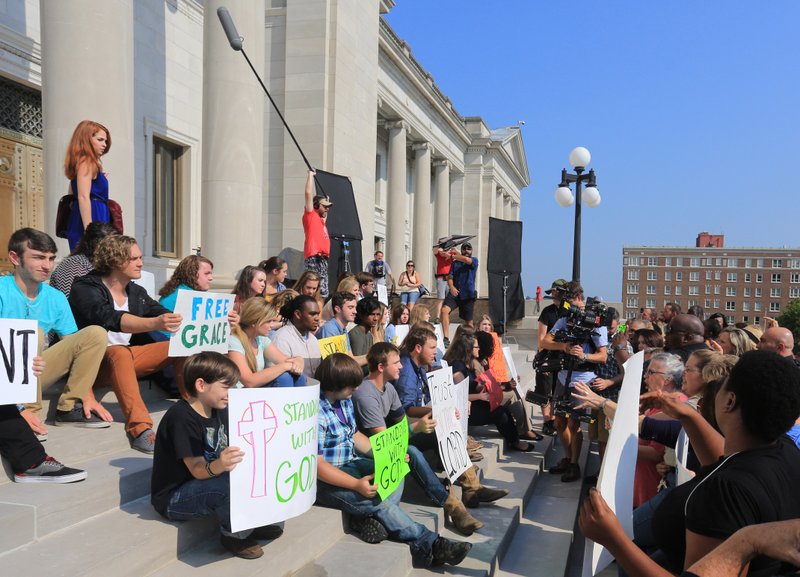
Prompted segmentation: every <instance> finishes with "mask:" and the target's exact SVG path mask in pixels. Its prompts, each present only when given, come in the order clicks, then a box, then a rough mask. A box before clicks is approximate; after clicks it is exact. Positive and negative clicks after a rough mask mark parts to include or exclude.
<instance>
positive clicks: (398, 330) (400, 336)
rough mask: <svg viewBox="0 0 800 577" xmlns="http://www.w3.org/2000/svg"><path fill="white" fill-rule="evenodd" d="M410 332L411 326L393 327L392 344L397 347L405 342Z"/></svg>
mask: <svg viewBox="0 0 800 577" xmlns="http://www.w3.org/2000/svg"><path fill="white" fill-rule="evenodd" d="M410 330H411V325H395V326H394V341H393V342H392V344H393V345H394V346H396V347H399V346H400V345H402V344H403V341H404V340H406V337H407V336H408V332H409V331H410Z"/></svg>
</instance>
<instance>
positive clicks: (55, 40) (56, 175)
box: [39, 0, 144, 256]
mask: <svg viewBox="0 0 800 577" xmlns="http://www.w3.org/2000/svg"><path fill="white" fill-rule="evenodd" d="M39 9H40V25H41V38H42V77H43V78H45V79H46V80H45V81H44V82H42V110H43V115H44V149H43V157H44V165H45V169H44V184H45V214H44V222H45V231H46V232H48V233H49V234H50V235H51V236H53V237H55V230H54V227H55V217H56V209H57V207H58V199H59V198H61V197H62V196H63V195H64V194H66V193H67V181H66V177H65V176H64V154H65V152H66V150H67V144H69V140H70V138H71V137H72V132H73V131H74V130H75V127H76V126H77V124H78V123H79V122H80V121H81V120H94V121H96V122H99V123H100V124H102V125H103V126H105V127H106V128H108V131H109V132H110V133H111V141H112V146H111V149H110V150H109V152H108V156H104V157H103V158H102V161H103V170H104V171H106V172H108V180H109V194H110V196H111V198H113V199H114V200H116V201H117V202H119V203H120V205H122V210H123V216H124V219H125V233H126V234H128V235H131V236H136V237H137V238H141V236H142V235H143V233H144V218H143V215H142V217H141V218H140V219H139V220H138V221H137V215H136V206H135V199H134V181H135V176H134V122H133V3H132V0H106V1H103V2H97V1H96V0H74V1H72V2H41V3H40V6H39ZM140 129H141V128H140ZM58 242H59V248H60V249H61V250H60V254H61V256H66V255H67V254H68V252H67V243H66V241H63V240H59V241H58Z"/></svg>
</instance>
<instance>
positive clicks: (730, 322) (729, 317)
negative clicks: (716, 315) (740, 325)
mask: <svg viewBox="0 0 800 577" xmlns="http://www.w3.org/2000/svg"><path fill="white" fill-rule="evenodd" d="M725 320H726V321H728V324H729V325H732V324H733V323H735V322H736V319H735V318H734V316H733V315H728V316H726V317H725Z"/></svg>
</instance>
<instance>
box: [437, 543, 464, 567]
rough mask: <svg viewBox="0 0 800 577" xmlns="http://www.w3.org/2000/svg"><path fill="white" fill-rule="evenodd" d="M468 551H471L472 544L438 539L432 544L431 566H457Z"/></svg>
mask: <svg viewBox="0 0 800 577" xmlns="http://www.w3.org/2000/svg"><path fill="white" fill-rule="evenodd" d="M470 549H472V543H466V542H464V541H452V540H450V539H445V538H444V537H438V538H437V539H436V541H434V542H433V551H432V552H433V562H432V563H431V564H432V565H434V566H438V565H444V564H445V563H447V564H448V565H458V564H459V563H461V562H462V561H463V560H464V557H466V556H467V553H469V550H470Z"/></svg>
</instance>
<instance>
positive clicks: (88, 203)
mask: <svg viewBox="0 0 800 577" xmlns="http://www.w3.org/2000/svg"><path fill="white" fill-rule="evenodd" d="M109 150H111V133H110V132H108V129H107V128H106V127H105V126H103V125H102V124H99V123H97V122H94V121H92V120H82V121H81V122H80V123H79V124H78V126H76V127H75V132H73V133H72V138H71V139H70V141H69V146H68V147H67V154H66V157H65V158H64V174H65V175H66V177H67V178H68V179H69V180H70V190H71V191H72V196H73V199H74V201H73V203H72V213H71V214H70V217H69V224H68V225H67V240H68V241H69V249H70V250H74V249H75V247H76V246H77V244H78V241H79V240H80V239H81V237H82V236H83V231H84V230H86V227H87V226H89V223H91V222H95V221H100V222H110V221H111V217H110V215H109V212H108V204H107V202H108V179H107V178H106V175H105V174H104V173H103V165H102V164H101V163H100V157H101V156H103V155H104V154H106V153H107V152H108V151H109Z"/></svg>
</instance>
